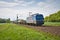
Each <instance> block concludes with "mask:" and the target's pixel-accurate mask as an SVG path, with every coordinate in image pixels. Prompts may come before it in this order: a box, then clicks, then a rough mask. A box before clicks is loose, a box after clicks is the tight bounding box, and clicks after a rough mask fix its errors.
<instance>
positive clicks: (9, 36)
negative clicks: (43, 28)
mask: <svg viewBox="0 0 60 40" xmlns="http://www.w3.org/2000/svg"><path fill="white" fill-rule="evenodd" d="M0 40H60V38H59V37H58V36H54V35H51V34H48V33H44V32H37V31H36V30H34V29H31V28H26V27H25V26H22V25H16V24H1V25H0Z"/></svg>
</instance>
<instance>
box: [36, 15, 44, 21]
mask: <svg viewBox="0 0 60 40" xmlns="http://www.w3.org/2000/svg"><path fill="white" fill-rule="evenodd" d="M43 19H44V18H43V15H36V20H43Z"/></svg>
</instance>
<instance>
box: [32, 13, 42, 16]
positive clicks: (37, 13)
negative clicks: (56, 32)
mask: <svg viewBox="0 0 60 40" xmlns="http://www.w3.org/2000/svg"><path fill="white" fill-rule="evenodd" d="M34 15H43V14H39V13H36V14H32V15H31V16H34Z"/></svg>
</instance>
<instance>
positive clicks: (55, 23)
mask: <svg viewBox="0 0 60 40" xmlns="http://www.w3.org/2000/svg"><path fill="white" fill-rule="evenodd" d="M44 25H45V26H60V22H44Z"/></svg>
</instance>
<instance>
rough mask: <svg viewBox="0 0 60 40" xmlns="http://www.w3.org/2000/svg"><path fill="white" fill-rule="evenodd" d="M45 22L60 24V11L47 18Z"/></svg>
mask: <svg viewBox="0 0 60 40" xmlns="http://www.w3.org/2000/svg"><path fill="white" fill-rule="evenodd" d="M44 21H45V22H60V11H58V12H56V13H53V14H51V15H49V16H46V17H45V19H44Z"/></svg>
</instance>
